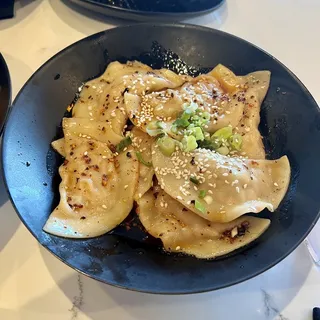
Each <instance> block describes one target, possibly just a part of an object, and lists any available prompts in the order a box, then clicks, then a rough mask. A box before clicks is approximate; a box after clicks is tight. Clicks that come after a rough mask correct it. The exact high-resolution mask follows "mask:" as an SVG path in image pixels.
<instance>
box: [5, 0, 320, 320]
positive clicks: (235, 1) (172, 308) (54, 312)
mask: <svg viewBox="0 0 320 320" xmlns="http://www.w3.org/2000/svg"><path fill="white" fill-rule="evenodd" d="M319 15H320V1H319V0H268V1H263V0H227V1H226V2H225V3H224V5H223V6H221V7H220V8H219V9H218V10H217V11H215V12H213V13H211V14H208V15H206V16H203V17H198V18H194V19H192V20H188V21H187V22H191V23H194V24H201V25H205V26H210V27H212V28H217V29H220V30H223V31H226V32H229V33H232V34H235V35H237V36H240V37H242V38H244V39H246V40H248V41H250V42H252V43H254V44H256V45H258V46H259V47H261V48H263V49H264V50H266V51H268V52H269V53H271V54H272V55H274V56H275V57H276V58H278V59H279V60H280V61H282V62H283V63H284V64H286V65H287V66H288V67H289V68H290V69H291V70H292V71H293V72H294V73H295V74H296V75H297V76H298V77H299V78H300V79H301V80H302V82H303V83H304V84H305V85H306V86H307V87H308V89H309V90H310V92H311V93H312V94H313V96H314V97H315V99H316V100H317V102H318V103H319V102H320V91H319V76H318V75H319V74H320V63H319V57H320V41H319V40H320V36H319V30H320V19H319ZM124 23H126V22H119V21H116V20H111V19H107V18H104V17H101V16H97V15H93V14H90V13H88V12H84V11H83V10H80V9H77V8H75V7H73V6H69V5H68V4H67V3H65V2H64V1H60V0H17V1H16V14H15V18H14V19H10V20H2V21H0V52H2V53H3V54H4V57H5V59H6V60H7V62H8V65H9V69H10V73H11V77H12V83H13V96H15V95H16V94H17V92H18V91H19V90H20V88H21V87H22V85H23V84H24V82H25V81H26V80H27V79H28V78H29V77H30V76H31V74H32V73H33V72H34V71H35V70H36V69H37V68H38V67H40V66H41V65H42V64H43V63H44V62H45V61H46V60H48V59H49V58H50V57H51V56H52V55H54V54H55V53H57V52H58V51H60V50H61V49H63V48H64V47H65V46H67V45H69V44H71V43H73V42H75V41H77V40H79V39H81V38H83V37H86V36H88V35H91V34H93V33H96V32H98V31H101V30H104V29H108V28H112V27H114V26H117V25H120V24H124ZM0 178H1V177H0ZM319 271H320V270H319V269H317V267H316V266H315V265H314V264H313V263H312V261H311V259H310V256H309V254H308V251H307V248H306V246H305V244H302V245H300V246H299V247H298V248H297V249H296V250H295V251H294V252H293V253H292V254H291V255H290V256H289V257H287V258H286V259H285V260H284V261H282V262H281V263H279V264H278V265H277V266H275V267H274V268H272V269H270V270H269V271H267V272H265V273H264V274H262V275H260V276H258V277H256V278H254V279H251V280H249V281H246V282H244V283H241V284H239V285H236V286H233V287H230V288H226V289H223V290H219V291H215V292H211V293H205V294H198V295H187V296H158V295H148V294H142V293H134V292H128V291H125V290H122V289H117V288H113V287H111V286H107V285H104V284H101V283H99V282H97V281H94V280H91V279H88V278H86V277H85V276H82V275H79V274H78V273H76V272H75V271H73V270H72V269H70V268H69V267H67V266H65V265H64V264H63V263H62V262H60V261H58V260H57V259H56V258H54V257H53V256H52V255H51V254H50V253H48V252H47V251H46V250H45V249H43V248H42V247H40V245H39V244H38V243H37V241H36V240H35V239H34V238H33V237H32V235H31V234H30V233H29V232H28V231H27V230H26V228H25V227H24V226H23V225H22V224H21V222H20V221H19V219H18V217H17V216H16V214H15V212H14V210H13V207H12V205H11V204H10V202H9V200H8V196H7V194H6V191H5V188H4V186H3V182H2V179H1V182H0V319H1V320H18V319H19V320H40V319H41V320H43V319H44V320H57V319H58V320H75V319H77V320H88V319H94V320H105V319H109V318H111V317H112V318H118V319H121V320H122V319H123V320H129V319H140V320H149V319H153V320H160V319H168V320H170V319H184V320H188V319H194V317H195V315H196V317H197V318H201V319H217V320H220V319H233V318H236V319H246V320H251V319H280V320H281V319H282V320H284V319H299V320H303V319H311V318H312V317H311V310H312V308H313V307H314V306H316V305H320V272H319Z"/></svg>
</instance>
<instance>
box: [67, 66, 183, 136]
mask: <svg viewBox="0 0 320 320" xmlns="http://www.w3.org/2000/svg"><path fill="white" fill-rule="evenodd" d="M181 83H182V80H181V79H180V78H179V77H178V76H177V75H176V74H174V73H173V72H172V71H169V70H165V69H163V70H152V69H151V68H150V67H148V66H146V65H144V64H142V63H139V62H127V63H126V64H121V63H119V62H113V63H110V64H109V65H108V67H107V69H106V71H105V72H104V74H103V75H102V76H101V77H99V78H97V79H94V80H92V81H90V82H88V83H86V84H85V85H84V87H83V89H82V91H81V93H80V97H79V99H78V100H77V102H76V104H75V106H74V107H73V116H74V117H80V118H83V117H84V118H89V119H93V120H98V121H105V122H110V124H111V125H112V129H113V130H114V131H115V132H116V133H117V134H119V135H121V134H122V132H123V129H124V126H125V124H126V121H127V119H128V117H127V113H126V111H125V106H124V94H125V93H126V92H132V93H134V94H137V95H141V94H143V93H145V92H149V91H153V90H162V89H164V88H171V87H177V86H179V85H181Z"/></svg>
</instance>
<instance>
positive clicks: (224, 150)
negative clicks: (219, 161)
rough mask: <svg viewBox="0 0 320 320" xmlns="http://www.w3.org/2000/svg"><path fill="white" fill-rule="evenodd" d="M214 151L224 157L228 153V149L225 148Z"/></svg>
mask: <svg viewBox="0 0 320 320" xmlns="http://www.w3.org/2000/svg"><path fill="white" fill-rule="evenodd" d="M216 151H217V152H219V153H220V154H222V155H224V156H226V155H227V154H228V153H229V149H228V148H227V147H220V148H218V149H217V150H216Z"/></svg>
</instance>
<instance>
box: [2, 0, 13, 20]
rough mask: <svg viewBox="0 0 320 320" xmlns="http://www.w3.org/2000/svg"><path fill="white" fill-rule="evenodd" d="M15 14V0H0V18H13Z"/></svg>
mask: <svg viewBox="0 0 320 320" xmlns="http://www.w3.org/2000/svg"><path fill="white" fill-rule="evenodd" d="M13 14H14V0H0V19H8V18H12V17H13Z"/></svg>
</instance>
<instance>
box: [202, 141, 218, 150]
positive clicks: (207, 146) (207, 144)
mask: <svg viewBox="0 0 320 320" xmlns="http://www.w3.org/2000/svg"><path fill="white" fill-rule="evenodd" d="M198 145H199V147H200V148H203V149H209V150H215V149H216V148H214V147H213V145H212V141H210V140H203V141H199V142H198Z"/></svg>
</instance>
